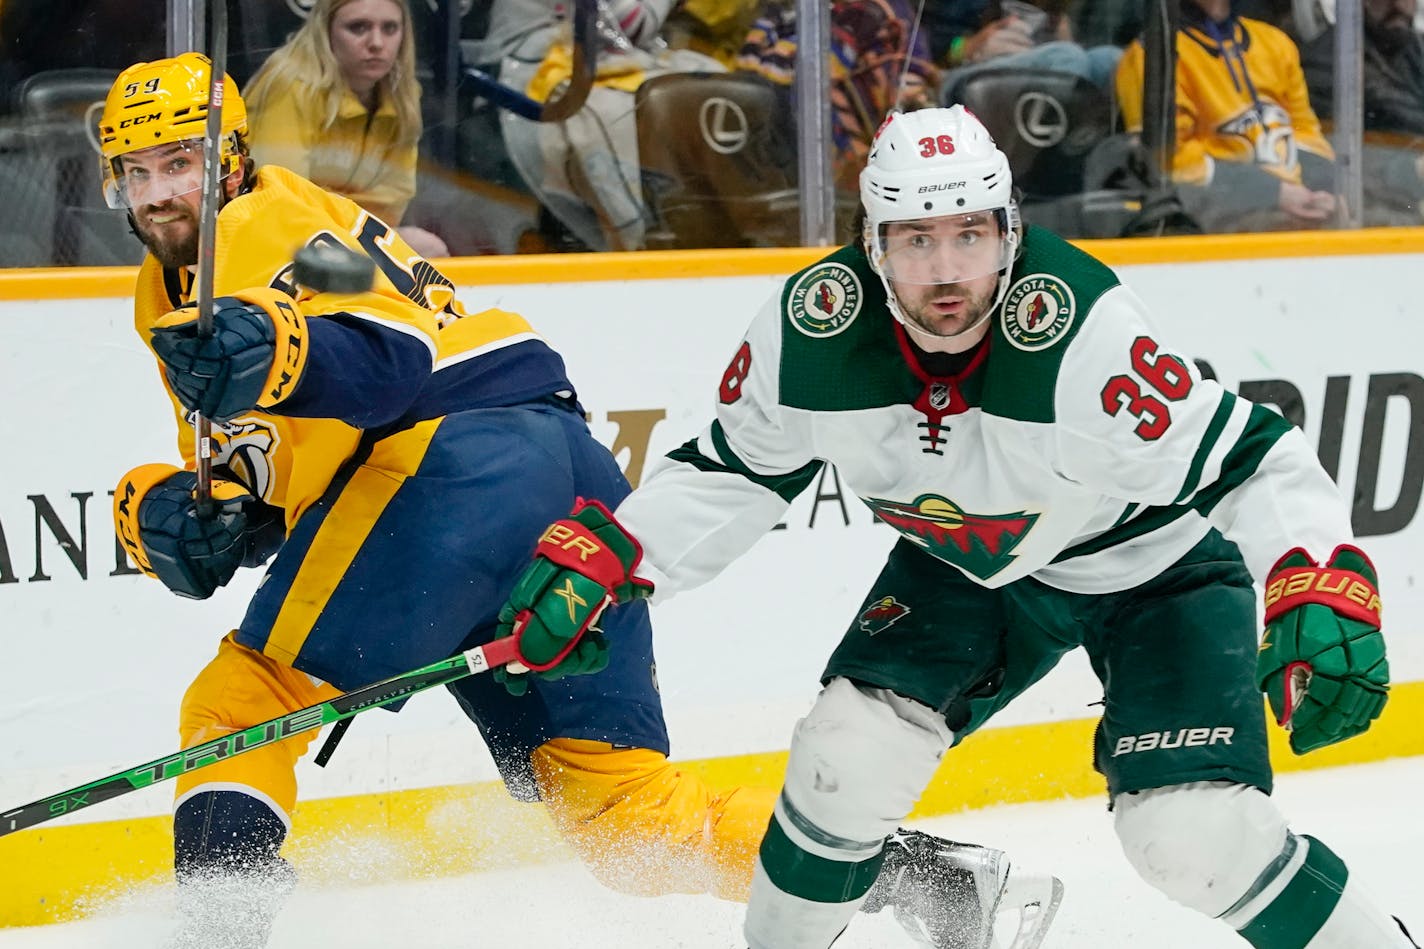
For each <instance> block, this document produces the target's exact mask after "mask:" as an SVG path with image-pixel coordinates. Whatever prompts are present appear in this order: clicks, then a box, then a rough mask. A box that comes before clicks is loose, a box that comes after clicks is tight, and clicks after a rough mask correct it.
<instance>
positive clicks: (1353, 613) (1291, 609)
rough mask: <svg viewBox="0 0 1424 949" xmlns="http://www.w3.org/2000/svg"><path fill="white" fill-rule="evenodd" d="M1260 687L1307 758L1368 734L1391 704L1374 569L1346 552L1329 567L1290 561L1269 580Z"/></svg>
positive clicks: (1295, 557) (1297, 553) (1292, 557)
mask: <svg viewBox="0 0 1424 949" xmlns="http://www.w3.org/2000/svg"><path fill="white" fill-rule="evenodd" d="M1256 683H1257V685H1259V686H1260V687H1261V690H1262V691H1263V692H1265V693H1266V696H1267V698H1269V699H1270V702H1271V709H1272V710H1273V711H1274V712H1275V713H1276V720H1277V721H1278V722H1279V723H1280V724H1281V726H1282V727H1284V728H1286V729H1287V730H1289V731H1290V745H1291V750H1292V751H1294V752H1295V753H1296V754H1298V755H1303V754H1305V753H1306V752H1308V751H1314V750H1315V749H1316V748H1323V747H1325V746H1326V745H1331V744H1334V743H1335V742H1337V741H1344V740H1345V739H1346V738H1351V737H1353V736H1355V735H1358V734H1360V733H1361V732H1363V731H1365V729H1367V728H1369V727H1370V723H1371V722H1373V721H1374V720H1375V719H1376V718H1378V717H1379V714H1380V712H1381V711H1382V710H1383V709H1384V703H1385V700H1386V699H1388V697H1389V662H1388V661H1387V660H1386V658H1385V648H1384V637H1382V636H1381V635H1380V599H1379V590H1378V588H1377V580H1376V574H1375V568H1374V564H1372V563H1370V558H1369V557H1366V556H1365V555H1364V553H1362V552H1361V551H1359V550H1357V549H1356V548H1354V547H1349V546H1344V545H1342V546H1340V547H1339V548H1337V549H1336V550H1335V553H1334V554H1332V555H1331V557H1330V560H1329V562H1327V563H1326V565H1325V566H1324V567H1320V566H1317V565H1316V563H1315V561H1313V560H1311V559H1310V557H1309V556H1307V555H1306V554H1305V552H1304V551H1302V550H1299V549H1296V550H1292V551H1291V552H1290V553H1288V554H1286V555H1285V556H1284V557H1282V558H1281V559H1280V561H1278V562H1277V563H1276V566H1275V567H1274V568H1273V569H1272V570H1271V574H1270V578H1269V579H1268V580H1267V581H1266V633H1265V636H1263V637H1262V639H1261V649H1260V652H1259V653H1257V656H1256Z"/></svg>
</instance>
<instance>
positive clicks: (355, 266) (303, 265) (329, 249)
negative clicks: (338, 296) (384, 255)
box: [292, 243, 376, 293]
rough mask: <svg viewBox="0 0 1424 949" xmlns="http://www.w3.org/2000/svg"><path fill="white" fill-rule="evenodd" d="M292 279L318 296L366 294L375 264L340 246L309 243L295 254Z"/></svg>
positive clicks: (373, 273) (374, 272)
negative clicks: (320, 294)
mask: <svg viewBox="0 0 1424 949" xmlns="http://www.w3.org/2000/svg"><path fill="white" fill-rule="evenodd" d="M292 279H293V280H295V281H296V282H297V283H299V284H301V285H302V286H304V287H309V288H311V289H312V290H315V291H317V292H318V293H364V292H365V291H367V290H369V289H371V284H372V283H373V282H374V281H375V279H376V262H375V261H373V260H372V259H371V258H370V257H367V256H366V255H365V254H361V253H357V252H356V251H354V250H351V249H350V248H349V247H344V246H342V245H339V244H326V243H323V244H308V245H307V246H306V247H303V248H302V249H301V250H299V251H297V252H296V253H295V254H294V255H292Z"/></svg>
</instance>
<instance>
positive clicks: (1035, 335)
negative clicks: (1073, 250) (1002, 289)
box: [1004, 273, 1076, 352]
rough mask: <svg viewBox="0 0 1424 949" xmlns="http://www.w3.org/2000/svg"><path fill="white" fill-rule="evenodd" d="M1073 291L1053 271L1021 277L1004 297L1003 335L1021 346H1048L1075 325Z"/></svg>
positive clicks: (1028, 349)
mask: <svg viewBox="0 0 1424 949" xmlns="http://www.w3.org/2000/svg"><path fill="white" fill-rule="evenodd" d="M1075 311H1076V304H1075V303H1074V300H1073V291H1072V290H1071V289H1070V288H1069V287H1068V285H1067V284H1066V283H1064V282H1063V281H1062V280H1059V279H1058V278H1057V277H1055V276H1053V275H1052V274H1046V273H1036V274H1029V275H1028V276H1026V277H1021V278H1019V280H1018V281H1016V282H1015V283H1014V285H1013V286H1012V287H1010V288H1009V292H1008V294H1007V295H1006V296H1005V297H1004V335H1006V336H1008V338H1009V342H1011V343H1013V344H1014V345H1015V346H1017V347H1018V348H1019V349H1023V350H1027V351H1029V352H1032V351H1034V350H1036V349H1046V348H1048V347H1049V346H1052V345H1053V344H1054V343H1055V342H1057V341H1058V340H1060V339H1062V338H1063V337H1064V336H1065V335H1066V334H1067V332H1068V328H1069V327H1071V326H1072V325H1073V316H1074V313H1075Z"/></svg>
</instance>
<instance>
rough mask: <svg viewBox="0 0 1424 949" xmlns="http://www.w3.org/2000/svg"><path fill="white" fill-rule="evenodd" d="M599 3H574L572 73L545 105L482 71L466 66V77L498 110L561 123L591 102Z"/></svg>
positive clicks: (580, 0) (593, 0)
mask: <svg viewBox="0 0 1424 949" xmlns="http://www.w3.org/2000/svg"><path fill="white" fill-rule="evenodd" d="M597 22H598V6H597V0H574V36H573V72H572V74H571V75H570V76H569V80H568V82H566V83H563V84H562V85H560V87H559V88H558V89H557V91H556V94H555V95H552V96H550V97H549V99H548V101H546V102H539V101H538V100H536V99H531V98H529V97H528V96H526V95H525V94H524V93H522V92H520V91H519V90H517V89H513V88H511V87H509V86H506V85H505V84H504V83H502V82H500V81H499V80H498V79H496V78H494V77H493V76H491V75H490V74H489V73H487V72H484V71H483V70H480V69H476V68H475V67H473V66H466V67H465V68H464V69H463V70H462V74H463V76H464V78H465V79H466V80H467V81H468V82H469V83H470V85H472V86H473V87H474V90H475V92H476V94H478V95H480V96H483V97H484V98H486V99H488V100H489V101H490V102H491V103H492V104H493V105H494V106H495V107H496V108H500V109H504V110H505V111H507V112H513V113H514V114H515V115H517V116H520V117H521V118H525V119H528V120H529V121H531V122H562V121H564V120H565V119H568V118H569V117H571V116H572V115H573V114H574V113H575V112H577V111H578V110H579V109H582V108H583V104H584V103H585V102H586V101H588V92H589V90H590V89H592V88H593V80H594V79H595V78H596V76H597V74H598V29H597Z"/></svg>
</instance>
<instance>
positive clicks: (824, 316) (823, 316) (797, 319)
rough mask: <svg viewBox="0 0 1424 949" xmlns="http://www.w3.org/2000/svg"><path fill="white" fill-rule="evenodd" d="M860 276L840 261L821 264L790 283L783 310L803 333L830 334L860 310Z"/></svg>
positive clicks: (853, 317) (843, 326) (845, 323)
mask: <svg viewBox="0 0 1424 949" xmlns="http://www.w3.org/2000/svg"><path fill="white" fill-rule="evenodd" d="M862 296H863V294H862V293H861V289H860V278H859V277H857V276H856V275H855V271H854V270H851V269H850V268H849V267H847V266H845V265H844V264H821V265H820V266H818V267H813V268H811V269H810V270H808V271H806V272H805V273H804V274H802V275H801V277H800V278H799V279H798V280H797V281H796V283H795V284H793V285H792V287H791V293H790V294H789V296H788V297H787V301H786V313H787V316H788V317H790V319H791V325H793V326H795V327H796V328H797V329H798V330H800V331H801V332H803V333H805V334H806V335H807V336H834V335H836V334H837V333H839V332H840V331H841V330H843V329H845V328H846V327H847V326H849V325H850V323H851V320H854V319H855V318H856V316H857V315H858V314H859V313H860V303H861V298H862Z"/></svg>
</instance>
